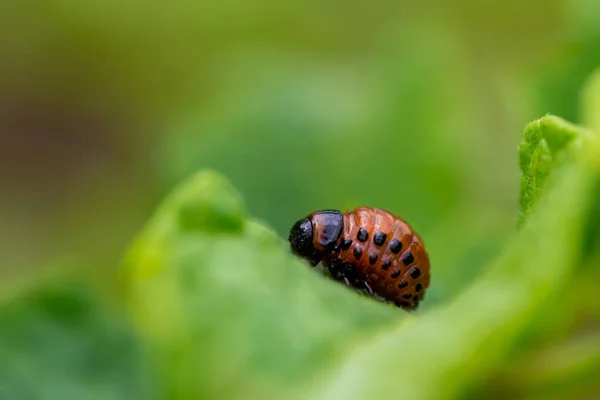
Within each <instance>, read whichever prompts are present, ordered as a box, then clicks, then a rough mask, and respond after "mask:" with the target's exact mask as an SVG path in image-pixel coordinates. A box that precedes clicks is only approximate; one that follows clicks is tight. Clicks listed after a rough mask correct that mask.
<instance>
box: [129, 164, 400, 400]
mask: <svg viewBox="0 0 600 400" xmlns="http://www.w3.org/2000/svg"><path fill="white" fill-rule="evenodd" d="M200 188H202V190H200ZM223 204H226V205H228V206H227V207H223ZM189 209H194V210H197V212H195V213H193V214H190V213H188V211H186V210H189ZM241 209H242V205H241V200H240V198H239V196H238V195H237V193H236V192H235V191H234V190H233V189H232V188H231V187H230V186H229V184H228V183H227V182H226V181H225V180H223V179H221V178H219V177H218V175H216V174H213V173H210V172H203V173H200V174H198V175H196V176H195V177H193V178H191V179H190V180H189V181H188V182H185V183H184V184H183V185H182V186H181V187H180V188H179V189H177V190H176V191H175V193H174V194H173V195H172V196H171V197H170V198H169V199H167V200H166V201H165V203H164V204H163V205H162V206H161V207H160V208H159V210H158V211H157V213H156V215H155V216H154V217H153V219H152V220H151V221H150V223H149V224H148V226H147V227H146V228H145V229H144V231H143V232H142V233H141V235H140V237H139V240H138V241H137V242H136V244H135V246H134V247H133V249H132V251H131V252H130V253H129V254H128V256H127V257H126V259H125V262H124V266H123V272H124V276H125V277H126V283H127V286H128V299H129V302H130V306H131V311H132V315H133V316H134V319H135V321H136V323H137V326H138V329H139V331H140V333H141V334H143V335H144V336H145V337H146V338H147V339H148V340H149V341H150V343H151V344H152V346H153V348H154V354H155V357H156V361H157V363H158V364H159V365H161V368H162V374H163V376H164V378H165V382H166V384H167V385H168V388H169V390H168V395H169V397H170V398H217V397H219V398H240V399H241V398H243V399H249V398H289V396H293V395H300V394H301V393H302V391H303V390H304V389H305V388H306V387H307V386H308V385H309V384H310V383H312V381H313V380H320V379H323V378H324V377H326V376H327V375H328V374H329V373H330V372H331V370H332V369H334V368H335V365H336V364H337V363H338V362H339V361H340V359H341V358H343V355H344V354H345V353H346V352H347V351H348V349H349V348H350V347H354V346H357V345H360V344H361V343H362V342H363V341H364V340H367V339H368V338H372V337H373V336H375V335H376V334H377V333H378V332H380V331H381V329H382V328H383V327H385V326H390V325H392V324H395V323H396V322H397V321H398V320H400V319H401V318H402V317H405V316H407V315H408V314H407V313H405V312H403V311H401V310H399V309H396V308H392V307H388V306H384V305H382V304H378V303H377V302H375V301H372V300H371V299H366V298H361V297H360V296H359V295H357V294H355V293H353V292H351V291H349V290H347V289H346V288H344V287H342V286H341V285H340V284H338V283H335V282H331V281H329V280H327V279H323V277H322V276H321V275H319V274H317V273H315V271H311V270H310V269H309V267H308V266H307V265H306V264H305V263H304V262H301V261H299V260H297V259H296V258H295V257H293V256H291V254H290V253H289V251H288V249H287V245H286V244H285V243H284V242H283V241H282V240H281V239H280V238H279V237H278V236H277V235H276V234H274V233H273V232H272V231H270V230H269V229H267V228H265V227H263V226H262V225H261V224H259V223H257V222H255V221H251V220H243V221H241V220H240V213H241V211H240V210H241ZM203 213H206V214H208V215H206V216H204V215H202V214H203ZM213 213H216V214H218V215H219V216H220V217H219V218H218V219H213V218H212V217H211V216H210V214H213ZM191 215H193V218H194V219H195V220H196V221H205V220H210V221H212V222H211V223H210V224H208V225H205V224H203V223H202V224H201V223H194V224H190V223H189V221H187V220H186V219H187V218H190V216H191ZM216 221H220V222H218V223H217V222H216ZM208 228H210V229H208Z"/></svg>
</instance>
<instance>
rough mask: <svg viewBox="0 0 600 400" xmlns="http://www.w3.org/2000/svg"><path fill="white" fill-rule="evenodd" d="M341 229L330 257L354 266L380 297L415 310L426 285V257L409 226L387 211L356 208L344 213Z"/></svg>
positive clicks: (418, 238) (427, 282)
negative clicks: (335, 248) (336, 244)
mask: <svg viewBox="0 0 600 400" xmlns="http://www.w3.org/2000/svg"><path fill="white" fill-rule="evenodd" d="M343 218H344V228H343V231H342V235H341V238H340V240H341V241H340V246H339V248H338V251H337V252H335V253H334V254H333V255H332V257H335V258H338V259H339V260H340V261H341V262H342V263H344V264H354V266H355V269H356V271H357V272H358V273H359V274H360V275H361V279H364V280H365V281H366V282H367V283H368V284H369V285H370V286H371V288H372V289H373V291H374V292H375V293H377V294H378V295H379V296H381V297H384V298H385V299H387V300H389V301H393V302H395V303H396V304H397V305H399V306H401V307H404V308H415V307H416V306H417V305H418V303H419V301H420V300H422V299H423V296H424V293H425V289H427V287H428V286H429V256H428V255H427V252H426V251H425V247H424V245H423V241H422V240H421V238H420V237H419V235H417V234H416V233H415V232H414V231H413V229H412V228H411V226H410V225H408V224H407V223H406V222H405V221H404V220H402V219H401V218H399V217H396V216H394V215H392V214H390V213H389V212H387V211H385V210H381V209H377V208H369V207H359V208H357V209H355V210H353V211H349V212H346V213H344V214H343Z"/></svg>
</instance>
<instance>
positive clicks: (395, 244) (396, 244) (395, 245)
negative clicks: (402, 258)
mask: <svg viewBox="0 0 600 400" xmlns="http://www.w3.org/2000/svg"><path fill="white" fill-rule="evenodd" d="M390 250H392V253H394V254H398V253H399V252H400V250H402V242H401V241H399V240H398V239H394V240H392V241H391V242H390Z"/></svg>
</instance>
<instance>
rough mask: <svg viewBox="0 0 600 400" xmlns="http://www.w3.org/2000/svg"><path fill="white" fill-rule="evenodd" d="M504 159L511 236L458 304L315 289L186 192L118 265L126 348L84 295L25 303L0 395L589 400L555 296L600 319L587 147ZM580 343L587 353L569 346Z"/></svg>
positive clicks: (549, 145) (218, 186)
mask: <svg viewBox="0 0 600 400" xmlns="http://www.w3.org/2000/svg"><path fill="white" fill-rule="evenodd" d="M519 154H520V162H521V168H522V172H523V187H522V194H521V229H520V230H519V232H518V234H516V235H515V237H513V239H512V240H510V241H509V242H508V243H506V244H505V247H504V250H503V252H502V254H501V255H500V256H499V257H498V258H497V259H496V260H495V261H494V262H493V263H491V264H490V265H489V266H488V267H487V268H486V269H485V271H484V272H483V273H481V274H480V275H479V276H477V279H476V280H475V281H474V283H473V284H471V285H469V286H468V287H467V289H466V290H464V291H463V292H461V293H460V294H459V295H457V296H455V297H453V298H445V299H443V301H442V302H441V304H438V305H437V307H434V308H433V309H430V310H424V311H423V312H417V313H414V314H409V313H406V312H404V311H402V310H400V309H397V308H394V307H392V306H389V305H384V304H381V303H378V302H376V301H374V300H372V299H370V298H367V297H362V296H361V295H359V294H357V293H354V292H352V291H349V290H347V289H346V288H344V287H343V286H342V285H340V284H338V283H336V282H334V281H332V280H329V279H325V278H324V277H323V275H321V274H318V273H315V271H312V270H311V269H310V268H309V267H308V266H307V265H306V264H305V263H304V262H302V261H300V260H298V259H296V258H295V257H293V256H292V255H291V254H290V252H289V251H288V249H287V244H286V242H285V241H284V240H282V239H281V238H280V237H279V236H278V235H277V234H276V233H275V232H274V231H272V230H271V229H270V228H267V227H265V226H264V224H262V223H261V222H259V221H256V220H254V219H252V218H251V217H249V216H248V215H247V212H246V211H245V208H244V204H243V200H242V198H241V196H240V195H239V194H238V193H237V191H236V190H235V189H234V188H233V187H232V186H231V185H230V184H229V183H228V181H227V180H226V179H224V178H223V177H221V176H220V175H219V174H217V173H214V172H211V171H205V172H201V173H199V174H197V175H194V176H192V177H191V178H190V179H189V180H187V181H185V182H184V183H183V184H182V185H181V186H180V187H179V188H177V189H176V190H175V191H174V192H173V193H172V194H171V195H170V196H169V197H168V198H167V199H166V200H165V201H164V202H163V204H162V205H160V206H159V207H158V209H157V210H156V212H155V214H154V216H153V217H152V218H151V219H150V221H149V222H148V224H147V225H146V226H145V228H144V229H143V230H142V231H141V233H140V234H139V236H138V238H137V239H136V240H135V242H134V244H133V245H132V247H131V249H130V250H129V252H128V253H127V254H126V256H125V258H124V261H123V265H122V268H121V275H120V284H121V285H122V286H121V288H122V289H123V290H124V291H123V298H122V299H119V300H121V301H122V302H123V303H125V309H126V310H127V311H126V315H127V316H128V317H129V318H131V323H132V325H133V331H132V330H131V329H130V328H129V327H128V322H127V320H126V319H124V318H123V316H122V315H121V314H120V313H118V312H112V311H111V312H109V310H111V309H112V308H111V307H108V306H107V304H108V303H106V302H105V301H104V300H102V299H103V298H102V297H100V296H98V295H97V294H96V293H95V292H93V291H90V290H89V288H87V285H85V284H81V286H73V285H66V286H65V285H58V286H56V285H55V284H47V283H43V284H41V285H37V286H35V287H34V288H32V289H31V290H29V291H24V292H22V293H20V294H19V295H18V296H17V297H16V298H12V299H8V300H6V301H4V306H5V307H4V308H3V310H2V312H1V313H0V356H1V359H2V361H3V363H2V366H1V367H0V390H3V391H4V392H6V393H8V395H9V398H10V397H12V398H14V397H16V398H44V399H47V398H50V399H54V398H56V399H99V398H111V399H112V398H123V399H125V398H127V399H129V398H144V399H146V398H152V397H153V396H154V397H157V398H178V399H200V398H227V399H282V398H286V399H287V398H290V399H294V398H298V399H299V398H310V399H341V398H343V399H353V398H356V399H362V398H367V397H375V398H385V397H404V398H410V399H455V398H465V397H474V398H490V397H494V396H496V397H499V398H514V397H541V398H553V397H554V398H561V397H560V396H562V398H564V396H565V395H568V394H569V393H581V394H582V395H585V394H590V393H598V392H597V390H598V387H597V382H598V381H599V380H598V378H599V377H598V371H597V369H596V368H595V366H596V365H597V360H598V359H599V355H598V349H599V347H598V343H599V342H600V339H599V338H600V333H599V332H597V330H594V329H590V328H589V326H587V325H585V324H580V323H572V321H570V318H573V315H579V312H581V311H582V309H581V306H582V304H581V303H580V302H570V301H569V299H565V296H566V295H568V293H569V292H568V291H569V290H571V289H570V288H573V287H578V288H579V289H578V295H579V296H582V298H586V299H587V298H590V299H591V302H590V303H589V305H588V307H587V308H585V316H586V317H587V318H590V317H600V304H598V302H597V300H594V299H595V298H596V297H597V296H596V294H595V293H597V287H596V286H595V285H594V284H593V282H597V278H598V277H599V276H600V271H598V265H599V264H598V260H600V251H599V249H600V247H599V246H598V244H600V231H599V230H598V229H597V226H594V224H590V221H597V220H598V218H599V215H600V210H599V209H598V198H597V195H598V193H599V188H600V143H599V141H598V138H597V136H595V135H594V134H592V133H591V132H589V131H587V130H585V129H582V128H578V127H576V126H574V125H572V124H570V123H568V122H566V121H564V120H562V119H560V118H557V117H553V116H547V117H543V118H541V119H540V120H537V121H535V122H533V123H531V124H530V125H529V126H528V127H527V129H526V130H525V135H524V141H523V144H522V145H521V148H520V153H519ZM443 262H444V261H443V259H440V260H439V261H437V262H435V263H434V264H433V265H432V276H433V279H434V280H435V279H436V269H437V268H440V265H441V264H443ZM582 277H583V278H582ZM581 280H583V281H584V282H583V283H582V282H581ZM78 285H79V284H78ZM426 301H427V296H426V297H425V302H426ZM594 301H595V303H594ZM117 304H120V303H117ZM578 307H579V308H578ZM573 313H575V314H573ZM548 332H551V334H550V333H548ZM581 334H585V335H586V336H587V337H588V338H589V339H587V340H581V341H578V342H577V345H576V346H573V345H572V344H570V342H569V341H570V340H572V337H573V335H581ZM146 354H148V356H146ZM545 360H552V362H553V363H556V364H552V365H549V364H547V363H546V362H545ZM529 369H534V370H535V371H533V372H535V373H531V371H529ZM515 371H516V372H515ZM2 394H4V393H2ZM559 395H560V396H559ZM557 396H558V397H557Z"/></svg>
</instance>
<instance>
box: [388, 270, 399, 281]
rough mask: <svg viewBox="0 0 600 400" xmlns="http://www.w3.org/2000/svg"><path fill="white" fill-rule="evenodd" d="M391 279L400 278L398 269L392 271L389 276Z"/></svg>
mask: <svg viewBox="0 0 600 400" xmlns="http://www.w3.org/2000/svg"><path fill="white" fill-rule="evenodd" d="M390 276H391V277H392V278H394V279H395V278H397V277H399V276H400V270H399V269H398V268H394V270H393V271H392V274H391V275H390Z"/></svg>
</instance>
